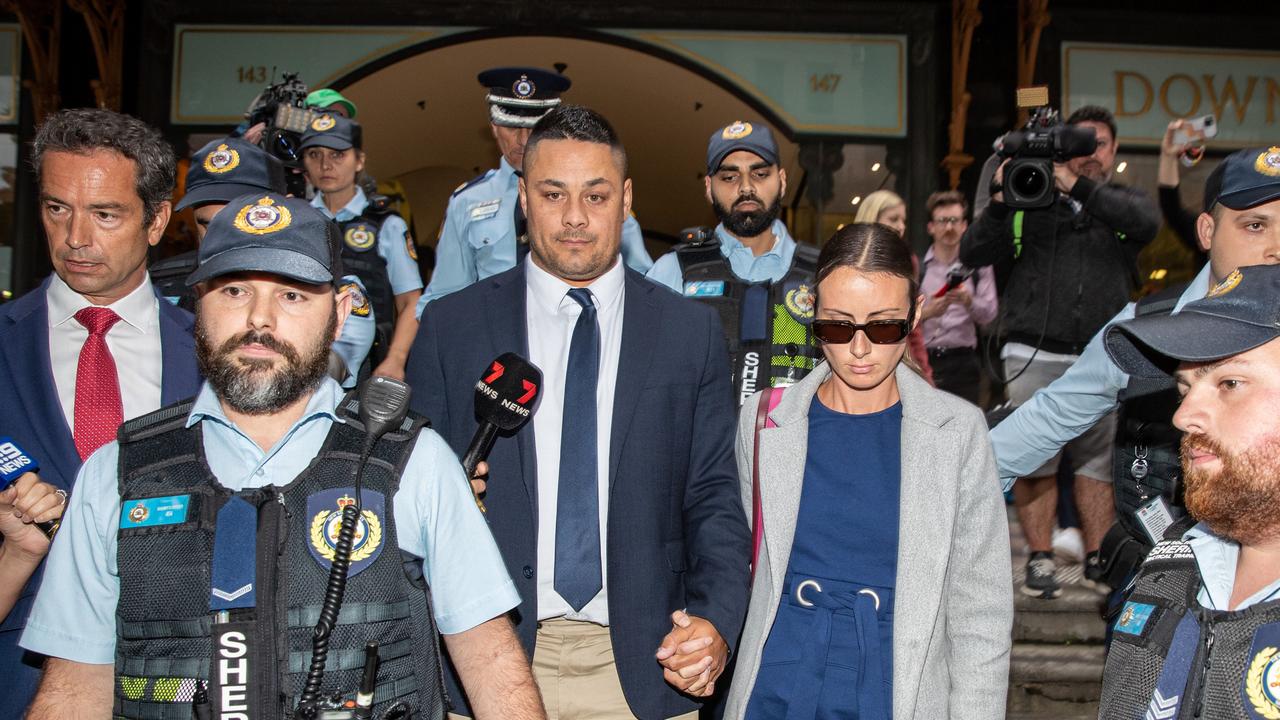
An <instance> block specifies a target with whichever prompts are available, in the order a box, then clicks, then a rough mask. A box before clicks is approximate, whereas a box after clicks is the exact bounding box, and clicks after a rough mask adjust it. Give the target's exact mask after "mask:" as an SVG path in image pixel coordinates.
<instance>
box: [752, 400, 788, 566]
mask: <svg viewBox="0 0 1280 720" xmlns="http://www.w3.org/2000/svg"><path fill="white" fill-rule="evenodd" d="M783 389H784V388H768V389H766V390H765V391H764V392H763V393H761V394H760V404H759V405H758V406H756V433H755V442H753V443H752V444H751V450H752V456H751V574H752V575H753V576H754V575H755V568H756V560H757V559H758V558H759V557H760V539H761V538H763V537H764V510H763V508H762V506H761V504H760V431H761V430H762V429H764V428H773V427H777V426H778V424H777V423H775V422H774V421H773V418H770V417H769V413H771V412H773V410H774V408H776V407H778V403H780V402H782V391H783Z"/></svg>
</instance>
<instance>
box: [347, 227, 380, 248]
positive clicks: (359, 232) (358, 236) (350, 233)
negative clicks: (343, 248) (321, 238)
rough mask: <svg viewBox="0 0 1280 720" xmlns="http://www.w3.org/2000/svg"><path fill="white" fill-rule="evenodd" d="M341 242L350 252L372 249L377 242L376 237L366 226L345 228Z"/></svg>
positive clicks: (371, 229)
mask: <svg viewBox="0 0 1280 720" xmlns="http://www.w3.org/2000/svg"><path fill="white" fill-rule="evenodd" d="M342 241H343V242H345V243H346V244H347V247H349V248H351V249H352V250H357V251H360V252H363V251H365V250H368V249H369V248H371V247H373V244H374V243H375V242H377V241H378V235H377V233H375V232H374V231H373V228H371V227H369V226H368V225H355V226H353V227H349V228H347V232H346V233H345V234H344V235H343V236H342Z"/></svg>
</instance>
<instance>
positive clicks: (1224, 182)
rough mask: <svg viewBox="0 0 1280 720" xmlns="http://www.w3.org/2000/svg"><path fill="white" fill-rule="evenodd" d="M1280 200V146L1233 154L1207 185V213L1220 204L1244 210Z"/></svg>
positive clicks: (1222, 163) (1225, 159) (1214, 171)
mask: <svg viewBox="0 0 1280 720" xmlns="http://www.w3.org/2000/svg"><path fill="white" fill-rule="evenodd" d="M1277 198H1280V147H1276V146H1274V145H1273V146H1272V147H1269V148H1253V149H1250V150H1240V151H1238V152H1233V153H1231V154H1230V155H1228V156H1227V157H1226V158H1224V159H1223V161H1222V162H1221V163H1219V164H1218V167H1216V168H1214V169H1213V172H1212V173H1211V174H1210V175H1209V179H1208V180H1207V181H1205V184H1204V211H1205V212H1210V211H1211V210H1213V207H1214V206H1215V205H1217V204H1219V203H1221V204H1222V205H1223V206H1224V207H1228V208H1231V209H1232V210H1245V209H1248V208H1251V207H1257V206H1258V205H1261V204H1263V203H1266V202H1271V201H1272V200H1275V199H1277Z"/></svg>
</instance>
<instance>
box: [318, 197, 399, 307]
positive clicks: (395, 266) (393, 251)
mask: <svg viewBox="0 0 1280 720" xmlns="http://www.w3.org/2000/svg"><path fill="white" fill-rule="evenodd" d="M368 206H369V198H367V197H365V194H364V190H363V189H361V188H360V186H358V185H357V186H356V194H355V196H354V197H352V198H351V201H350V202H348V203H347V204H346V205H345V206H343V208H342V209H341V210H339V211H338V214H337V215H335V214H333V213H331V212H329V208H327V207H325V204H324V193H316V196H315V197H313V198H311V207H314V208H316V209H317V210H319V211H320V212H322V213H324V214H325V217H327V218H329V219H330V220H336V221H337V222H340V223H344V222H347V221H348V220H355V219H356V218H358V217H360V214H361V213H363V212H364V209H365V208H366V207H368ZM410 241H411V239H410V237H409V226H408V225H405V224H404V220H403V219H401V218H400V216H399V215H388V216H387V217H386V219H384V220H383V221H382V225H381V227H379V228H378V243H377V248H378V255H379V256H381V257H382V259H383V260H386V261H387V279H388V280H390V281H391V292H392V293H393V294H395V295H399V294H401V293H407V292H413V291H414V290H421V289H422V274H421V273H419V272H418V261H416V260H414V259H413V258H412V257H410V256H409V242H410Z"/></svg>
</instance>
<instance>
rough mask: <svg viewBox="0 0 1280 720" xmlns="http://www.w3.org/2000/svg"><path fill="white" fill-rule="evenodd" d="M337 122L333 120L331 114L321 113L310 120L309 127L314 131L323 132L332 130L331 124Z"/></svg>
mask: <svg viewBox="0 0 1280 720" xmlns="http://www.w3.org/2000/svg"><path fill="white" fill-rule="evenodd" d="M337 124H338V121H337V120H334V119H333V116H332V115H321V116H319V117H317V118H316V119H315V120H312V121H311V129H312V130H315V131H316V132H325V131H328V130H332V129H333V126H334V125H337Z"/></svg>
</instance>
